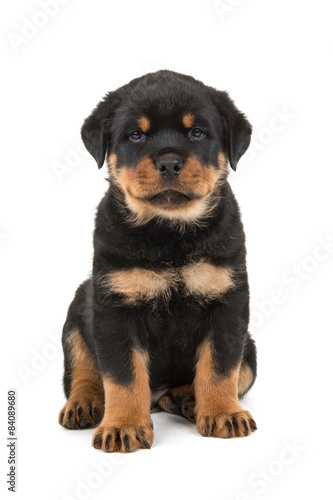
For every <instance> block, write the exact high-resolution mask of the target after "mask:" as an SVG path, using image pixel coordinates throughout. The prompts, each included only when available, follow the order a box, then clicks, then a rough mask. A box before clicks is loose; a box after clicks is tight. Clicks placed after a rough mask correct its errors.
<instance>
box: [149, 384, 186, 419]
mask: <svg viewBox="0 0 333 500" xmlns="http://www.w3.org/2000/svg"><path fill="white" fill-rule="evenodd" d="M194 407H195V399H194V388H193V385H192V384H186V385H179V386H177V387H172V389H169V390H168V392H166V393H165V394H163V396H161V397H160V399H159V400H158V402H157V405H156V408H157V409H158V410H162V411H165V412H166V413H172V414H174V415H180V416H181V417H185V418H187V419H188V420H190V421H191V422H195V410H194Z"/></svg>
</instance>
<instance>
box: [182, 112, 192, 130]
mask: <svg viewBox="0 0 333 500" xmlns="http://www.w3.org/2000/svg"><path fill="white" fill-rule="evenodd" d="M194 120H195V118H194V116H193V115H192V113H186V114H185V115H184V116H183V125H184V127H186V128H192V127H193V125H194Z"/></svg>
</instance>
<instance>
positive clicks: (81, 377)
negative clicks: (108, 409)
mask: <svg viewBox="0 0 333 500" xmlns="http://www.w3.org/2000/svg"><path fill="white" fill-rule="evenodd" d="M68 342H69V344H70V345H71V358H72V366H73V368H72V384H71V393H70V398H71V399H80V397H82V396H85V397H91V395H92V394H95V395H96V396H99V397H101V398H103V385H102V379H101V376H100V373H99V370H98V368H97V365H96V362H95V360H94V358H93V356H92V354H91V352H90V351H89V349H88V347H87V344H86V343H85V341H84V340H83V338H82V336H81V334H80V332H79V330H77V329H75V330H73V332H72V333H71V334H70V337H69V341H68Z"/></svg>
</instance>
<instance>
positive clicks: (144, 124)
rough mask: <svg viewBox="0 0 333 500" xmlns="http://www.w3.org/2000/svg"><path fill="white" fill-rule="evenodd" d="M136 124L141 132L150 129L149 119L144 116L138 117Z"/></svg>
mask: <svg viewBox="0 0 333 500" xmlns="http://www.w3.org/2000/svg"><path fill="white" fill-rule="evenodd" d="M138 125H139V127H140V129H141V130H142V132H143V133H144V134H145V133H146V132H148V130H149V129H150V120H149V118H147V117H146V116H141V117H140V118H139V119H138Z"/></svg>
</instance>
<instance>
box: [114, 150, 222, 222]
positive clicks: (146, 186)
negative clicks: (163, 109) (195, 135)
mask: <svg viewBox="0 0 333 500" xmlns="http://www.w3.org/2000/svg"><path fill="white" fill-rule="evenodd" d="M108 165H109V172H110V177H111V179H112V180H113V181H114V182H115V183H116V184H117V185H118V186H119V187H120V188H121V189H122V191H123V192H124V193H125V201H126V204H127V206H128V208H129V209H130V211H131V216H130V222H131V223H132V224H134V225H141V224H144V223H146V222H149V221H150V220H151V219H153V218H157V219H160V220H163V219H168V220H169V221H171V222H172V221H174V222H175V224H176V225H178V226H179V225H182V224H186V223H197V221H200V219H201V218H202V217H203V216H204V215H206V216H207V215H208V214H209V212H210V211H211V210H212V209H213V208H214V206H216V203H218V201H219V200H218V199H217V198H216V199H214V200H210V198H209V197H210V195H211V194H212V192H213V191H214V189H216V186H217V184H218V183H220V184H221V183H223V182H224V179H225V167H224V165H225V157H224V155H223V153H219V156H218V165H219V169H218V170H216V169H215V168H214V167H213V166H212V165H210V166H204V165H202V164H201V163H200V162H199V161H198V160H197V159H196V157H195V156H193V155H192V156H189V157H188V158H187V159H186V160H185V163H184V168H183V170H182V172H181V174H180V175H179V176H178V177H177V178H176V179H174V180H173V181H172V183H170V182H169V181H166V180H165V179H163V178H162V177H161V175H160V174H159V173H158V171H157V169H156V166H155V164H154V162H153V161H152V159H151V158H149V157H148V156H147V157H145V158H143V159H142V160H141V161H140V162H139V163H138V164H137V165H136V166H135V167H134V166H133V167H132V166H123V167H122V168H121V169H120V170H117V156H116V155H115V154H111V155H110V156H109V158H108ZM171 188H172V189H174V190H176V191H179V192H180V193H183V194H185V195H188V196H194V197H196V199H194V200H191V201H189V202H188V203H187V204H186V205H184V206H177V205H170V206H168V205H166V204H163V206H157V205H154V206H153V205H151V204H150V203H149V201H148V200H147V198H150V197H152V196H154V195H156V194H157V193H161V192H163V191H165V190H167V189H171ZM198 223H199V224H200V222H198ZM184 227H185V226H184Z"/></svg>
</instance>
